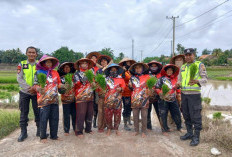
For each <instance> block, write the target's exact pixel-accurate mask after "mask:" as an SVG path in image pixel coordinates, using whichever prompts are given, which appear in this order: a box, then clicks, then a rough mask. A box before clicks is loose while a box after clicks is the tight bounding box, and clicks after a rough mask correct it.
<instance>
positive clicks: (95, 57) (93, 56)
mask: <svg viewBox="0 0 232 157" xmlns="http://www.w3.org/2000/svg"><path fill="white" fill-rule="evenodd" d="M100 55H101V54H100V53H99V52H96V51H94V52H90V53H89V54H88V55H87V56H86V58H88V59H91V60H92V61H93V62H94V63H95V66H94V67H93V70H94V74H96V73H97V71H98V70H99V68H102V66H101V65H99V64H98V63H97V60H98V58H99V56H100ZM93 94H94V104H93V109H94V119H93V127H94V128H96V127H97V116H98V95H97V93H96V92H95V91H94V93H93Z"/></svg>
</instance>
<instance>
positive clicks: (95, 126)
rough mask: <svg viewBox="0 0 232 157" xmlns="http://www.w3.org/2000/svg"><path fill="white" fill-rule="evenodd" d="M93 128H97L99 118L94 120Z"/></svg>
mask: <svg viewBox="0 0 232 157" xmlns="http://www.w3.org/2000/svg"><path fill="white" fill-rule="evenodd" d="M93 127H94V128H97V118H96V117H94V119H93Z"/></svg>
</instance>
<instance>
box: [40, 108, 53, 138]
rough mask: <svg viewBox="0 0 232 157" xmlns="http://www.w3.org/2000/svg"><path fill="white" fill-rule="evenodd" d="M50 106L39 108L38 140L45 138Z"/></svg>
mask: <svg viewBox="0 0 232 157" xmlns="http://www.w3.org/2000/svg"><path fill="white" fill-rule="evenodd" d="M50 109H51V105H48V106H44V107H42V108H40V138H41V139H46V138H47V122H48V119H49V115H50Z"/></svg>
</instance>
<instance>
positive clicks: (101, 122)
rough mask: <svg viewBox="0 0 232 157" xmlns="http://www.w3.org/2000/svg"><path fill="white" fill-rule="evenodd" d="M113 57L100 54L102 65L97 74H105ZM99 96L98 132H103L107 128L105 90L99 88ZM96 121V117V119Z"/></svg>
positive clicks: (99, 59)
mask: <svg viewBox="0 0 232 157" xmlns="http://www.w3.org/2000/svg"><path fill="white" fill-rule="evenodd" d="M111 61H112V59H111V58H110V57H109V56H106V55H101V56H99V58H98V60H97V62H98V64H99V65H100V66H101V67H102V68H100V69H99V70H98V71H97V74H104V72H103V71H104V70H103V69H106V67H107V66H108V65H109V63H110V62H111ZM96 91H97V98H98V124H97V125H98V132H100V133H103V132H104V129H105V128H106V123H105V116H104V107H105V106H104V100H105V91H104V90H101V89H99V88H98V89H97V90H96ZM94 121H95V123H96V119H94Z"/></svg>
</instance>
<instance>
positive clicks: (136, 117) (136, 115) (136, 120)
mask: <svg viewBox="0 0 232 157" xmlns="http://www.w3.org/2000/svg"><path fill="white" fill-rule="evenodd" d="M132 111H133V119H134V128H135V132H139V113H140V109H139V108H133V109H132Z"/></svg>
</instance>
